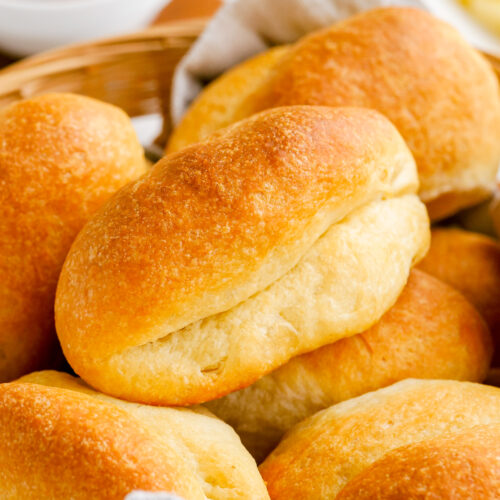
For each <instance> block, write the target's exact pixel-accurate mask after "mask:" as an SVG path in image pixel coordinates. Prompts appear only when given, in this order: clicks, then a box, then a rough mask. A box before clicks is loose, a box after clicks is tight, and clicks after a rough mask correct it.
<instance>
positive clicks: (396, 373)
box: [206, 270, 492, 462]
mask: <svg viewBox="0 0 500 500" xmlns="http://www.w3.org/2000/svg"><path fill="white" fill-rule="evenodd" d="M491 354H492V346H491V338H490V334H489V332H488V328H487V326H486V324H485V323H484V321H483V319H482V318H481V316H480V314H479V313H478V312H477V311H476V310H475V309H474V307H473V306H472V305H471V304H470V303H469V302H468V301H467V300H466V299H465V298H464V297H463V296H462V295H461V294H460V293H458V292H457V291H456V290H454V289H453V288H451V287H450V286H448V285H446V284H445V283H443V282H441V281H439V280H437V279H435V278H433V277H432V276H430V275H428V274H426V273H423V272H421V271H417V270H412V272H411V274H410V279H409V280H408V283H407V285H406V286H405V288H404V290H403V292H402V293H401V295H400V296H399V298H398V300H397V302H396V304H395V305H394V306H393V307H392V308H391V309H390V310H389V311H387V312H386V313H385V314H384V316H383V317H382V319H381V320H380V321H379V322H378V323H376V324H375V325H374V326H373V327H371V328H370V329H369V330H367V331H365V332H363V333H360V334H358V335H355V336H353V337H350V338H347V339H342V340H339V341H338V342H335V343H334V344H330V345H327V346H323V347H322V348H320V349H317V350H315V351H312V352H310V353H307V354H303V355H301V356H298V357H296V358H294V359H292V360H290V361H289V362H288V363H286V364H285V365H283V366H281V367H280V368H278V369H277V370H275V371H274V372H272V373H270V374H269V375H266V376H265V377H262V378H261V379H259V380H258V381H257V382H255V383H254V384H252V385H251V386H250V387H247V388H245V389H242V390H241V391H236V392H233V393H231V394H228V395H227V396H225V397H223V398H220V399H216V400H214V401H211V402H209V403H206V406H207V408H209V409H210V410H211V411H212V412H214V413H215V414H216V415H217V416H219V417H220V418H221V419H222V420H224V421H225V422H227V423H228V424H230V425H231V426H232V427H233V428H234V429H235V430H236V432H237V433H238V435H239V436H240V437H241V440H242V442H243V444H244V445H245V447H246V448H247V449H248V450H249V451H250V452H251V453H252V455H253V456H254V457H255V459H256V460H257V462H261V461H262V460H263V459H264V458H265V457H266V456H267V455H268V454H269V453H270V452H271V451H272V449H273V448H274V447H275V446H276V445H277V444H278V442H279V440H280V439H281V438H282V436H283V434H284V433H285V432H286V431H287V430H288V429H290V428H291V427H293V426H294V425H295V424H297V423H299V422H300V421H301V420H303V419H305V418H306V417H309V416H311V415H312V414H314V413H316V412H317V411H320V410H323V409H325V408H327V407H329V406H331V405H333V404H336V403H339V402H341V401H344V400H347V399H350V398H353V397H356V396H359V395H361V394H363V393H365V392H369V391H372V390H375V389H379V388H380V387H384V386H386V385H390V384H392V383H394V382H395V381H398V380H403V379H405V378H410V377H415V378H429V379H433V378H435V379H441V378H442V379H456V380H468V381H472V382H482V381H483V380H484V379H485V377H486V375H487V372H488V368H489V364H490V360H491Z"/></svg>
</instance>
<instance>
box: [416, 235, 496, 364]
mask: <svg viewBox="0 0 500 500" xmlns="http://www.w3.org/2000/svg"><path fill="white" fill-rule="evenodd" d="M431 234H432V236H431V248H430V250H429V252H428V254H427V255H426V257H425V259H423V260H422V262H420V264H419V267H420V269H422V270H423V271H425V272H427V273H429V274H432V275H433V276H436V278H439V279H440V280H442V281H444V282H445V283H448V284H450V285H451V286H453V287H455V288H456V289H457V290H459V291H460V292H462V293H463V294H464V295H465V297H466V298H467V299H468V300H469V301H470V302H471V303H472V304H474V305H475V306H476V308H477V310H478V311H479V312H480V313H481V314H482V315H483V317H484V319H485V320H486V323H487V324H488V326H489V328H490V331H491V333H492V337H493V343H494V345H495V346H496V349H495V354H494V357H493V365H494V366H500V244H499V243H498V242H497V241H495V240H493V239H491V238H488V237H487V236H483V235H481V234H476V233H471V232H468V231H463V230H461V229H444V228H436V229H433V230H432V233H431Z"/></svg>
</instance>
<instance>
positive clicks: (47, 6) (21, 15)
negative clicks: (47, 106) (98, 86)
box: [0, 0, 221, 68]
mask: <svg viewBox="0 0 500 500" xmlns="http://www.w3.org/2000/svg"><path fill="white" fill-rule="evenodd" d="M220 4H221V0H170V1H168V0H0V68H2V67H4V66H7V65H8V64H10V63H11V62H14V61H16V60H18V59H19V58H21V57H23V56H26V55H30V54H33V53H36V52H41V51H43V50H47V49H49V48H52V47H56V46H60V45H65V44H68V43H75V42H79V41H85V40H91V39H93V38H99V37H106V36H112V35H116V34H121V33H127V32H131V31H135V30H139V29H142V28H144V27H146V26H148V25H157V24H161V23H168V22H171V21H176V20H180V19H189V18H194V17H210V16H211V15H212V14H213V13H214V12H215V11H216V9H217V8H218V7H219V6H220ZM117 12H118V14H117ZM59 15H60V16H61V21H60V23H59V22H58V19H59V17H58V16H59ZM45 16H47V19H50V22H48V20H47V19H45ZM72 16H74V18H75V20H76V22H71V19H72ZM84 18H87V19H89V25H87V24H86V23H85V22H84V21H83V19H84ZM75 24H78V26H79V29H76V28H75Z"/></svg>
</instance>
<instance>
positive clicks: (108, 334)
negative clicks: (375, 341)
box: [56, 106, 429, 405]
mask: <svg viewBox="0 0 500 500" xmlns="http://www.w3.org/2000/svg"><path fill="white" fill-rule="evenodd" d="M416 189H417V174H416V169H415V164H414V162H413V159H412V157H411V155H410V153H409V151H408V149H407V147H406V145H405V144H404V141H403V140H402V138H401V137H400V136H399V134H398V133H397V131H396V129H395V128H394V127H393V125H391V124H390V122H389V121H388V120H387V119H385V118H384V117H383V116H382V115H380V114H378V113H376V112H374V111H370V110H362V109H354V108H352V109H340V108H338V109H333V108H326V107H308V106H298V107H290V108H280V109H276V110H270V111H266V112H263V113H262V114H258V115H256V116H254V117H252V118H250V119H248V120H245V121H243V122H240V123H239V124H236V125H235V126H233V127H230V128H228V129H226V130H224V131H221V132H220V133H218V134H217V135H216V136H214V137H213V138H212V139H211V140H208V141H206V142H204V143H200V144H197V145H195V146H193V147H190V148H186V149H185V150H183V151H182V152H179V153H177V154H174V155H170V156H168V157H166V158H164V159H163V160H162V161H160V162H159V163H158V164H157V165H156V166H155V167H153V169H152V170H150V171H149V172H148V173H147V174H146V175H145V176H143V177H142V178H141V179H140V180H138V181H137V182H135V183H133V184H130V185H129V186H127V187H126V188H124V189H122V190H121V191H120V192H119V193H117V195H116V196H114V197H113V198H112V200H111V201H110V202H109V203H108V204H107V205H106V206H105V207H104V209H103V210H100V211H99V214H98V215H97V216H96V217H95V218H94V219H92V221H91V222H89V223H88V224H87V225H86V227H85V228H84V229H83V230H82V231H81V232H80V234H79V236H78V238H77V239H76V241H75V243H74V244H73V246H72V248H71V251H70V253H69V255H68V258H67V259H66V262H65V265H64V268H63V271H62V273H61V277H60V280H59V285H58V290H57V298H56V324H57V331H58V335H59V339H60V340H61V344H62V347H63V350H64V353H65V354H66V357H67V359H68V361H69V363H70V364H71V366H72V367H73V368H74V369H75V371H76V372H77V373H78V374H79V375H80V376H81V377H82V378H84V379H85V380H86V381H87V382H88V383H90V384H91V385H93V386H94V387H96V388H98V389H100V390H102V391H103V392H106V393H109V394H112V395H114V396H117V397H122V398H124V399H130V400H134V401H141V402H149V403H154V404H165V405H167V404H174V405H187V404H194V403H199V402H205V401H208V400H210V399H214V398H216V397H219V396H223V395H225V394H227V393H229V392H232V391H234V390H237V389H240V388H242V387H244V386H246V385H249V384H251V383H252V382H254V381H255V380H257V379H258V378H260V377H262V376H263V375H265V374H266V373H268V372H270V371H272V370H273V369H275V368H277V367H278V366H280V365H282V364H283V363H285V362H286V361H288V360H289V359H290V358H291V357H293V356H295V355H298V354H301V353H303V352H306V351H310V350H313V349H316V348H317V347H320V346H321V345H324V344H328V343H331V342H334V341H336V340H338V339H340V338H343V337H348V336H350V335H354V334H356V333H359V332H360V331H363V330H365V329H366V328H368V327H369V326H371V325H372V324H373V323H375V322H376V321H377V320H378V319H379V318H380V317H381V316H382V314H383V313H384V312H385V311H386V310H387V309H388V308H389V307H390V306H392V305H393V303H394V302H395V301H396V299H397V297H398V295H399V293H400V291H401V290H402V288H403V286H404V284H405V282H406V280H407V276H408V273H409V269H410V267H411V266H412V264H413V263H414V262H415V261H417V260H419V259H420V258H421V257H422V255H423V254H424V253H425V252H426V250H427V245H428V233H429V230H428V219H427V215H426V212H425V207H424V206H423V205H422V203H421V202H420V201H419V199H418V197H417V196H416V195H415V194H414V193H415V191H416Z"/></svg>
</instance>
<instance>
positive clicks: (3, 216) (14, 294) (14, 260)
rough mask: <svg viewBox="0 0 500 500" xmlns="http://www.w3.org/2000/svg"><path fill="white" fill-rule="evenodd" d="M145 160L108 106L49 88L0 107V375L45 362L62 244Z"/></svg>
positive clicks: (121, 117)
mask: <svg viewBox="0 0 500 500" xmlns="http://www.w3.org/2000/svg"><path fill="white" fill-rule="evenodd" d="M144 167H145V164H144V159H143V150H142V148H141V146H140V144H139V142H138V140H137V137H136V135H135V132H134V129H133V128H132V124H131V123H130V120H129V118H128V117H127V116H126V115H125V113H124V112H123V111H121V110H119V109H118V108H115V107H114V106H110V105H108V104H105V103H101V102H98V101H96V100H94V99H90V98H87V97H82V96H76V95H71V94H48V95H44V96H42V97H36V98H33V99H29V100H26V101H20V102H18V103H16V104H13V105H12V106H10V107H8V108H5V109H3V110H1V111H0V381H5V380H10V379H13V378H15V377H17V376H19V375H21V374H23V373H26V372H27V371H30V370H33V369H36V368H38V367H40V365H42V364H43V363H45V362H47V358H48V356H49V353H50V351H51V349H53V345H54V343H55V334H54V333H55V332H54V319H53V316H54V298H55V289H56V283H57V278H58V275H59V272H60V270H61V267H62V264H63V261H64V258H65V257H66V253H67V252H68V250H69V247H70V245H71V243H72V241H73V239H74V238H75V236H76V234H77V233H78V231H79V230H80V229H81V228H82V226H83V225H84V223H85V222H86V221H87V220H88V219H89V217H90V215H91V214H92V213H93V212H94V211H95V210H96V209H97V208H98V207H99V206H100V205H101V204H102V203H103V202H104V201H105V200H107V199H108V198H109V196H110V195H111V194H112V193H114V192H115V191H116V190H117V189H119V188H120V187H121V186H123V185H124V184H125V183H127V182H128V181H130V180H132V179H135V178H137V177H138V176H139V175H141V174H142V173H143V172H144V170H145V168H144Z"/></svg>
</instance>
